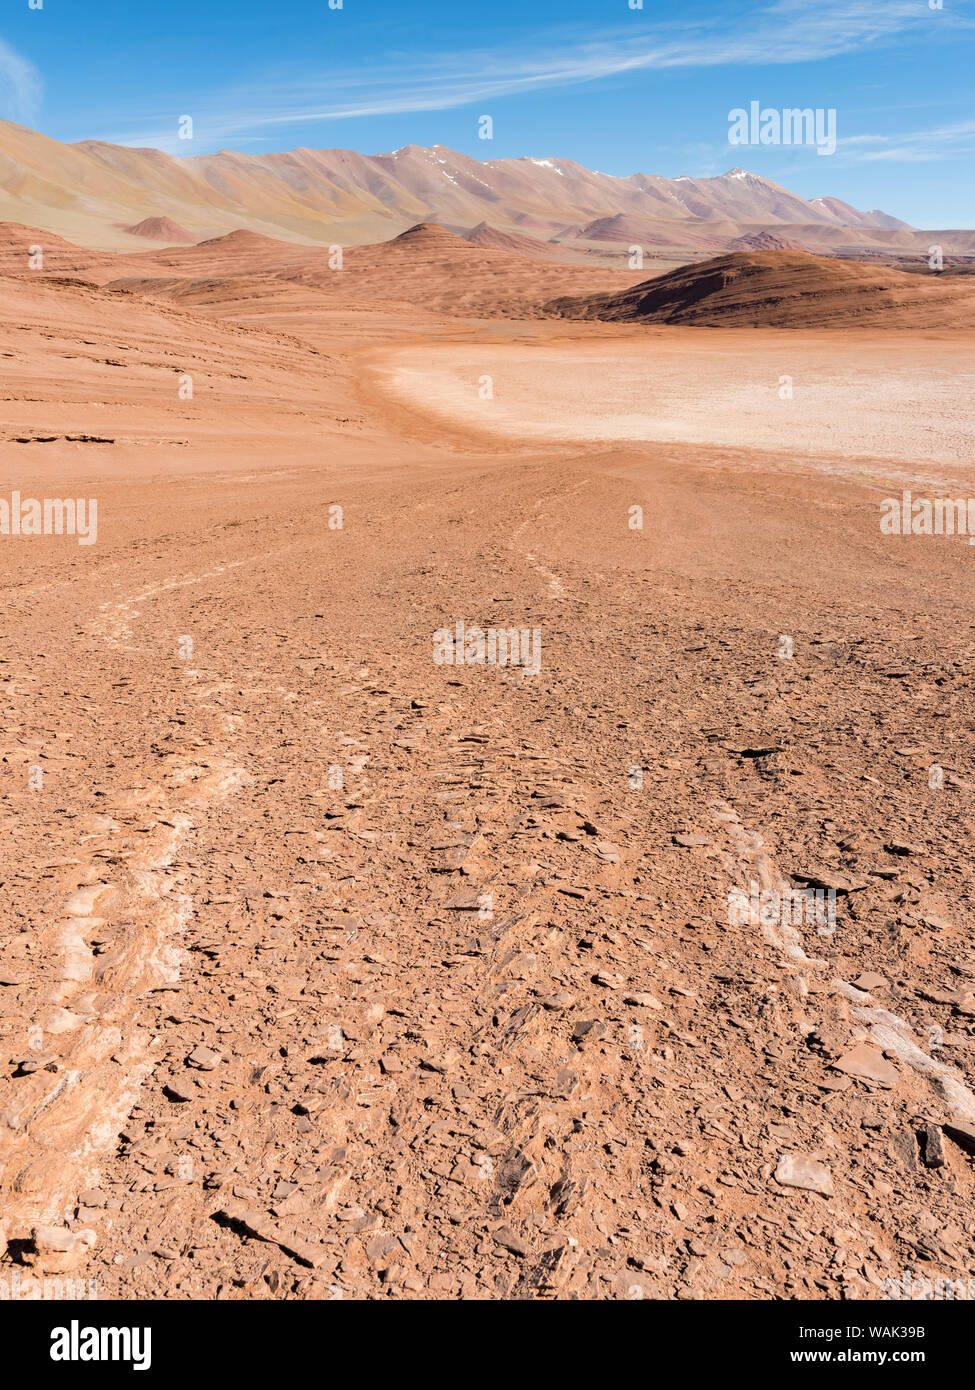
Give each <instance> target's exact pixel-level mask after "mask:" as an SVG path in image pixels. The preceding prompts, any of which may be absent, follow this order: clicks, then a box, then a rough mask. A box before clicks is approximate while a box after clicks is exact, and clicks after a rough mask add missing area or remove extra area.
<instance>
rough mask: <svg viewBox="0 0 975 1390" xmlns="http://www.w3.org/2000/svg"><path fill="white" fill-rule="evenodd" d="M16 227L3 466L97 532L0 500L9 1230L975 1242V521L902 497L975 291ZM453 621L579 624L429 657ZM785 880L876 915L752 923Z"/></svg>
mask: <svg viewBox="0 0 975 1390" xmlns="http://www.w3.org/2000/svg"><path fill="white" fill-rule="evenodd" d="M79 158H80V156H79ZM129 220H130V221H131V222H133V223H134V222H135V220H136V216H135V213H134V212H133V214H132V216H131V217H130V219H129ZM183 220H184V219H183V218H182V217H180V216H174V221H175V222H176V223H179V224H180V225H182V223H183ZM24 230H26V233H27V234H28V235H27V239H26V243H25V238H24V234H23V231H21V230H17V229H13V230H8V231H7V233H6V240H5V247H6V255H5V259H4V260H3V264H2V269H3V272H4V273H3V277H2V279H0V286H2V303H3V312H2V314H0V364H2V390H0V396H2V410H0V421H2V424H0V455H2V469H3V483H2V488H0V496H3V497H6V498H8V499H9V498H10V496H11V493H12V492H13V491H14V490H17V491H19V493H20V494H21V495H22V496H23V497H36V498H51V497H57V498H64V497H69V496H70V497H74V498H94V499H97V528H98V529H97V542H96V543H94V544H91V545H79V544H78V539H77V538H76V537H74V536H70V535H50V536H47V535H33V536H25V535H20V536H16V535H3V536H0V567H2V568H0V574H2V583H3V598H4V613H5V641H4V651H3V654H2V660H0V680H2V685H3V690H4V720H3V725H2V730H0V732H2V738H3V747H2V757H3V765H4V777H3V783H2V789H0V790H2V815H3V831H4V833H3V838H2V845H3V852H2V864H0V867H2V872H3V882H4V886H5V892H4V896H3V908H2V912H0V1011H2V1012H0V1029H2V1032H0V1044H2V1045H0V1055H2V1059H3V1069H2V1075H0V1163H2V1170H0V1184H2V1199H0V1213H2V1215H0V1220H2V1222H3V1226H4V1231H3V1234H4V1236H5V1238H6V1243H5V1244H4V1245H3V1246H0V1248H2V1249H5V1250H6V1254H5V1256H3V1260H4V1263H6V1264H7V1265H8V1267H9V1266H10V1265H12V1264H16V1263H20V1262H26V1263H27V1264H29V1265H31V1266H32V1268H33V1270H34V1271H35V1272H37V1273H47V1274H52V1275H56V1274H63V1273H66V1272H68V1273H70V1274H71V1275H72V1276H73V1277H79V1278H80V1277H83V1278H85V1279H95V1280H97V1284H98V1291H99V1297H101V1298H111V1297H116V1296H118V1297H123V1298H133V1299H134V1298H169V1299H183V1298H223V1299H241V1298H246V1299H260V1298H268V1299H270V1298H275V1299H280V1298H297V1299H314V1298H338V1297H342V1298H394V1299H435V1298H436V1299H461V1298H463V1299H498V1298H505V1299H532V1298H546V1299H548V1298H557V1299H602V1298H630V1299H632V1298H639V1297H648V1298H662V1299H673V1298H679V1299H740V1298H744V1299H753V1300H762V1299H772V1298H795V1299H844V1298H845V1299H874V1298H879V1297H882V1295H883V1281H884V1280H887V1279H896V1280H900V1279H901V1278H902V1277H903V1273H904V1271H905V1270H907V1271H910V1270H914V1269H922V1270H923V1273H924V1274H925V1276H926V1277H928V1278H935V1277H945V1278H950V1279H955V1278H963V1277H967V1276H968V1275H969V1273H970V1272H971V1270H972V1266H973V1262H975V1236H973V1232H972V1221H971V1212H972V1201H973V1195H975V1174H973V1168H972V1163H973V1158H972V1156H971V1155H972V1152H973V1151H975V1094H973V1091H975V954H973V950H972V944H971V943H972V929H973V925H975V911H973V909H975V904H973V897H972V879H971V871H970V865H971V853H972V847H973V841H975V808H973V803H972V788H971V752H972V720H973V705H972V699H973V695H972V680H973V670H972V631H973V625H975V618H973V615H972V605H971V592H972V588H971V566H972V564H973V563H975V556H973V552H972V550H971V548H970V546H969V544H968V539H967V537H965V536H937V535H930V536H929V535H909V536H908V535H903V536H902V535H885V534H882V532H881V529H880V525H879V517H880V501H881V500H882V498H883V497H885V496H890V495H893V496H899V495H900V493H901V490H902V488H905V487H909V488H912V489H913V490H914V492H915V494H922V493H925V494H926V495H927V494H930V495H939V494H941V493H943V492H944V490H945V489H949V490H951V495H953V496H954V495H958V493H959V490H960V489H967V488H969V487H970V483H969V482H968V479H969V478H970V465H971V445H972V429H971V420H970V410H969V409H968V402H970V400H971V386H972V375H973V369H975V359H973V333H972V330H971V326H970V325H966V323H965V322H962V319H961V317H959V319H958V321H957V322H945V323H942V324H941V326H939V327H930V328H924V327H921V328H918V327H914V328H909V327H905V326H903V325H902V324H900V323H899V321H898V319H897V317H896V314H894V315H893V317H888V319H886V320H885V319H884V318H883V316H882V315H881V314H878V313H877V312H870V313H867V314H866V316H865V317H864V318H863V321H862V322H856V321H854V322H852V323H847V324H845V325H844V326H841V327H835V326H834V327H830V326H829V324H828V323H824V322H817V321H816V319H815V314H814V313H812V314H809V315H807V317H806V318H805V320H804V322H803V324H802V326H801V331H796V332H789V331H788V330H779V329H776V328H775V327H772V326H770V324H771V323H772V322H773V321H774V315H775V312H776V309H775V302H774V301H775V296H774V295H770V296H769V300H768V309H767V313H766V314H765V322H764V323H763V322H762V321H761V318H762V315H761V313H760V312H758V310H756V308H755V303H756V302H757V301H754V300H753V302H752V312H753V313H756V314H757V317H758V320H759V321H758V322H756V323H755V325H754V326H753V327H752V328H749V329H743V328H734V327H728V328H722V327H713V326H712V327H690V326H685V327H681V326H665V325H660V324H656V323H655V324H652V325H651V326H645V325H643V324H641V323H636V324H634V323H625V324H622V325H621V324H617V323H606V322H592V321H586V318H585V313H584V312H583V310H584V309H585V306H586V305H587V304H589V303H590V302H591V300H592V296H595V295H599V294H603V293H608V292H609V291H610V287H609V285H608V284H607V283H604V282H603V280H602V279H601V277H608V276H611V275H613V276H614V277H615V278H614V280H613V287H614V292H619V293H622V292H624V291H626V290H627V288H628V287H629V286H631V285H633V284H636V283H637V282H638V281H641V280H643V281H645V280H646V279H647V276H648V272H643V273H642V274H641V275H640V276H637V275H635V274H632V273H627V272H610V271H608V270H605V269H602V268H599V267H588V266H581V267H576V266H571V265H566V264H558V263H555V262H548V261H541V260H539V259H538V258H537V257H534V256H532V257H529V256H521V255H519V254H518V251H517V249H515V250H512V249H510V247H509V246H505V245H500V246H499V245H498V244H497V243H496V242H495V243H493V244H485V245H484V246H477V245H476V244H474V243H468V242H465V243H463V244H464V247H465V248H466V249H465V250H464V251H463V252H460V251H458V249H457V247H456V246H454V244H453V239H451V238H450V237H449V234H448V233H446V232H443V231H441V230H435V232H434V233H431V232H430V231H429V229H426V230H421V231H420V232H419V233H417V234H416V235H414V236H413V237H412V238H411V237H409V236H408V237H407V238H406V239H405V240H403V239H401V240H400V241H399V242H398V243H392V244H391V245H389V246H387V247H385V248H383V247H375V246H372V247H363V248H354V249H353V250H352V251H350V252H349V253H348V256H347V258H346V262H345V268H343V269H342V270H341V271H331V270H329V269H328V268H327V263H325V264H322V263H319V264H318V267H317V269H316V268H315V267H314V266H312V265H311V263H310V262H309V259H308V256H307V255H305V253H309V252H312V253H314V255H315V256H318V257H322V256H325V255H326V254H327V253H326V252H324V251H322V250H321V248H308V247H301V248H298V250H299V251H300V252H301V253H302V255H301V256H300V257H299V258H298V260H289V259H287V258H286V257H283V255H282V253H280V252H278V251H275V250H274V247H275V245H276V244H277V243H275V242H274V241H273V240H272V239H270V238H259V239H254V240H251V241H250V242H247V241H246V238H245V242H244V243H237V244H236V245H237V247H238V249H237V250H235V245H234V244H229V245H228V243H230V242H231V238H226V237H225V238H223V242H222V245H220V246H219V247H217V249H216V251H215V250H214V248H213V246H212V245H211V246H210V247H209V248H207V247H199V246H186V247H185V248H183V247H181V248H178V249H170V250H168V251H164V252H159V251H155V252H154V251H143V252H138V253H137V254H132V255H124V256H122V255H119V256H113V255H111V254H110V253H109V252H108V251H100V252H88V251H84V250H82V249H80V248H68V250H67V251H65V250H63V248H62V249H61V250H60V251H59V256H60V259H59V258H58V256H56V257H55V258H54V261H53V263H52V261H51V260H50V258H49V260H48V265H47V269H46V270H44V271H43V272H40V273H38V274H32V273H30V272H28V270H27V269H26V266H25V264H24V255H25V245H30V244H32V242H31V237H30V233H31V231H32V229H31V228H30V226H28V227H26V229H24ZM38 235H43V236H46V235H47V234H38ZM438 237H439V238H447V240H438ZM487 240H488V241H490V240H491V239H487ZM264 242H268V243H269V245H264V244H263V243H264ZM512 244H514V245H516V243H512ZM269 247H270V249H269ZM288 249H289V252H293V251H294V250H295V248H294V247H291V248H288ZM743 254H745V255H746V257H747V254H748V253H743ZM762 254H763V255H767V254H772V255H775V254H777V253H764V252H763V253H762ZM778 254H781V255H787V256H791V257H794V256H795V255H796V254H797V253H795V252H792V251H789V252H783V253H778ZM160 258H161V259H160ZM461 258H463V259H461ZM69 262H71V263H72V268H71V269H68V268H67V265H68V263H69ZM136 262H137V264H136ZM817 273H818V274H820V275H821V276H825V275H827V272H826V271H819V272H817ZM346 277H347V278H346ZM807 289H808V287H807ZM813 290H814V299H817V298H818V299H822V301H823V302H824V303H827V304H828V303H831V302H833V303H835V293H836V290H835V285H834V284H833V283H832V282H828V281H823V282H822V283H817V285H816V286H814V287H813ZM940 292H941V291H940V290H939V293H940ZM804 293H805V291H804ZM557 295H558V296H569V295H576V296H578V304H579V306H580V313H579V314H578V315H577V316H572V318H571V321H570V319H569V318H566V317H561V318H553V317H552V316H551V311H550V309H549V308H548V307H547V306H548V305H549V304H550V302H551V300H552V299H553V298H554V297H556V296H557ZM831 296H832V298H831ZM759 299H760V296H759ZM806 302H807V303H808V301H806ZM892 312H893V311H892ZM962 317H963V316H962ZM485 377H486V378H489V379H490V388H489V394H487V395H484V394H479V392H483V389H484V388H483V380H482V379H483V378H485ZM783 377H789V378H790V379H791V384H792V397H791V399H788V398H786V399H783V398H782V397H781V396H780V394H779V392H780V386H781V379H782V378H783ZM187 380H188V381H189V383H190V388H191V394H188V393H187V384H186V383H187ZM634 509H639V511H635V510H634ZM635 516H639V517H640V519H641V520H642V526H636V525H634V517H635ZM458 622H463V623H464V624H465V625H466V626H467V627H468V628H470V627H472V626H478V627H481V628H483V629H487V628H500V629H506V630H507V629H513V628H514V629H518V630H521V629H528V630H530V631H536V630H537V633H538V634H539V641H540V644H541V646H540V661H539V663H538V669H537V670H535V671H533V670H531V669H525V668H522V667H518V666H510V665H509V666H501V665H490V664H460V665H457V664H454V665H447V664H438V663H437V662H436V661H435V660H434V650H435V646H434V634H435V633H436V632H437V630H438V629H443V628H447V629H451V630H453V629H454V628H455V625H456V624H457V623H458ZM934 769H936V770H937V772H936V773H934V772H933V770H934ZM753 883H754V884H758V885H760V887H761V888H762V889H763V890H765V891H766V892H772V891H777V892H781V891H784V890H785V889H787V888H806V887H812V888H813V889H819V890H821V891H823V892H830V891H831V892H833V893H835V901H836V905H837V912H836V920H835V922H834V923H832V924H831V925H830V926H829V927H828V928H825V929H823V930H819V929H817V927H816V926H810V925H809V924H807V923H802V924H799V925H796V924H794V923H785V924H783V923H782V922H780V921H777V920H768V921H764V922H763V921H761V920H755V921H751V922H742V921H741V920H736V918H735V914H734V913H733V912H731V911H730V910H729V902H730V901H731V897H732V896H733V895H734V892H735V890H738V889H743V890H744V891H745V892H746V893H747V892H748V891H749V888H750V885H751V884H753Z"/></svg>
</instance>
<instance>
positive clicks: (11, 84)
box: [0, 39, 42, 121]
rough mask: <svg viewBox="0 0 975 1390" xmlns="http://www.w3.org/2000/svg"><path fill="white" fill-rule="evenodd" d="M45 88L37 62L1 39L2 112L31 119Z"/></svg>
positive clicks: (0, 93)
mask: <svg viewBox="0 0 975 1390" xmlns="http://www.w3.org/2000/svg"><path fill="white" fill-rule="evenodd" d="M41 90H42V88H41V75H40V73H39V72H38V71H37V69H36V68H35V67H34V64H33V63H31V62H30V61H29V60H28V59H27V58H24V57H22V56H21V54H19V53H18V52H17V51H16V50H15V49H13V48H11V47H10V45H9V44H8V43H5V42H4V40H3V39H0V116H4V117H6V118H8V119H10V120H18V121H20V120H30V119H31V117H33V116H34V115H35V114H36V113H37V109H38V107H39V106H40V101H41Z"/></svg>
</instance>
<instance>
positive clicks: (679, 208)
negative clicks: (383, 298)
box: [0, 121, 970, 258]
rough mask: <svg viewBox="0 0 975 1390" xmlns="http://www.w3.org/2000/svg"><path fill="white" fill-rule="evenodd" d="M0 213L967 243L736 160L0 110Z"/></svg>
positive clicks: (129, 229)
mask: <svg viewBox="0 0 975 1390" xmlns="http://www.w3.org/2000/svg"><path fill="white" fill-rule="evenodd" d="M0 221H9V222H19V223H22V224H24V225H26V226H30V227H40V228H44V229H46V230H48V231H51V232H54V233H56V234H58V235H60V236H63V237H66V238H68V239H69V240H71V241H73V242H75V243H76V244H79V245H84V246H88V247H92V248H95V249H104V250H129V249H131V247H132V241H131V238H132V237H133V236H137V237H144V238H147V239H150V240H160V241H170V242H171V243H172V244H188V242H189V241H198V240H200V239H202V238H203V237H207V236H209V237H213V236H216V235H220V234H221V233H227V232H232V231H235V230H237V229H239V228H246V229H248V230H250V231H252V232H255V233H259V234H261V235H264V236H269V237H272V238H274V239H275V240H280V241H290V242H294V243H297V244H299V245H301V244H305V245H307V244H309V243H313V244H317V245H323V244H331V243H338V244H341V245H344V246H353V245H362V244H363V243H365V242H378V241H387V240H389V239H390V238H392V237H394V236H396V235H397V234H398V233H399V232H402V231H404V230H405V229H407V228H408V227H411V226H413V225H415V224H416V223H419V222H429V223H434V222H436V223H441V224H445V225H446V226H449V227H452V228H466V227H471V228H474V229H475V233H474V234H472V235H476V237H477V238H478V239H479V240H480V239H488V240H489V239H490V238H492V237H496V236H504V235H509V236H524V237H528V238H532V239H533V240H534V241H537V242H540V243H541V244H543V245H544V244H546V243H548V242H550V241H551V239H552V238H554V237H558V238H559V241H560V242H561V243H563V244H564V245H565V247H566V249H568V250H576V249H578V250H579V251H580V252H585V251H587V250H590V249H591V247H589V246H581V247H578V248H575V247H574V246H573V245H572V243H573V242H575V241H581V242H583V243H591V244H592V247H600V246H602V247H603V248H604V249H606V248H608V249H609V251H610V252H612V253H613V254H615V252H616V251H618V250H619V249H620V248H624V247H625V246H627V245H628V244H631V243H632V242H634V241H635V242H636V243H637V244H639V245H641V246H643V247H646V248H647V250H648V251H650V250H653V249H656V250H666V251H667V252H672V251H677V252H678V253H679V252H681V251H682V250H687V251H688V252H689V253H690V254H694V255H699V254H700V253H701V252H702V251H704V252H708V251H711V252H714V251H721V250H726V249H728V246H729V243H730V242H732V241H734V240H735V239H736V238H743V237H750V236H753V235H756V234H762V233H770V234H775V235H778V236H781V237H783V238H784V239H785V240H786V241H789V242H798V243H800V244H802V245H803V246H809V247H810V248H812V249H813V250H830V251H835V252H837V253H838V254H841V255H842V254H843V251H844V250H855V249H858V248H859V249H871V248H872V249H883V250H898V249H900V250H903V251H905V252H912V251H914V252H916V251H919V250H922V249H926V247H927V246H928V245H929V244H931V243H932V242H933V241H934V242H938V243H939V244H941V245H942V246H943V247H944V249H945V251H946V252H950V251H952V250H955V249H958V250H963V249H966V248H965V247H962V246H958V247H957V248H956V247H955V245H954V241H953V240H952V238H953V237H954V236H955V235H956V234H954V233H952V232H918V231H916V230H915V229H914V228H912V227H910V226H908V225H907V223H905V222H902V221H900V220H899V219H898V218H896V217H893V216H891V215H890V214H888V213H885V212H879V211H876V210H873V211H869V212H863V211H860V210H859V209H857V208H854V207H851V206H850V205H849V204H848V203H845V202H843V201H841V200H840V199H837V198H832V197H821V198H812V199H805V198H801V197H799V195H798V194H795V193H792V192H790V191H789V190H788V189H787V188H783V187H782V186H781V185H780V184H777V183H774V182H773V181H772V180H771V179H766V178H762V177H761V176H759V175H757V174H752V173H749V172H748V171H747V170H744V169H729V170H728V172H727V173H725V174H721V175H719V176H717V177H715V178H701V179H698V178H692V177H690V176H687V175H682V176H680V177H679V178H675V179H668V178H663V177H661V176H660V175H656V174H631V175H629V176H628V177H625V178H620V177H616V176H614V175H611V174H603V173H596V172H594V171H593V170H591V169H587V168H585V167H584V166H583V165H581V164H578V163H576V162H575V161H574V160H571V159H558V158H555V157H547V158H533V157H527V156H526V157H524V158H519V159H486V160H477V159H472V158H470V157H469V156H468V155H464V154H458V153H457V152H456V151H453V150H449V149H447V148H446V146H444V145H434V146H433V147H432V148H430V149H425V148H423V147H421V146H418V145H405V146H403V148H402V149H398V150H394V151H392V152H391V153H389V154H377V155H365V154H358V153H357V152H355V151H354V150H310V149H297V150H290V151H287V152H284V153H279V154H239V153H237V152H235V151H232V150H223V151H221V152H220V153H218V154H206V155H187V156H180V157H176V156H174V155H168V154H164V153H162V152H161V151H159V150H152V149H132V148H129V147H128V146H124V145H112V144H108V143H106V142H105V141H101V140H83V141H81V142H80V143H78V144H74V145H65V144H62V143H60V142H59V141H57V140H51V139H49V138H48V137H47V136H45V135H41V134H38V133H37V132H36V131H32V130H29V129H27V128H26V127H25V126H21V125H16V124H14V123H12V122H9V121H0ZM963 235H969V236H970V234H963ZM519 249H520V251H521V253H522V254H529V250H530V248H529V247H526V246H524V245H520V248H519ZM553 254H554V255H561V254H562V252H560V251H558V250H556V251H554V252H553ZM678 258H679V256H678Z"/></svg>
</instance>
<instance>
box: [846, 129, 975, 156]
mask: <svg viewBox="0 0 975 1390" xmlns="http://www.w3.org/2000/svg"><path fill="white" fill-rule="evenodd" d="M837 153H838V155H839V156H840V157H842V158H843V160H844V162H850V163H866V162H873V161H879V160H903V161H905V162H906V163H909V164H918V163H925V164H927V163H928V162H929V161H932V160H940V159H955V158H957V157H958V156H959V155H966V154H975V121H959V122H958V123H956V124H955V125H946V126H936V127H934V129H932V130H911V131H905V132H902V133H901V134H898V135H851V136H849V137H848V138H847V139H845V140H840V141H839V142H838V146H837Z"/></svg>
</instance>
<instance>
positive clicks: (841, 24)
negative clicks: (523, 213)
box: [0, 0, 975, 227]
mask: <svg viewBox="0 0 975 1390" xmlns="http://www.w3.org/2000/svg"><path fill="white" fill-rule="evenodd" d="M35 3H37V0H35ZM629 3H636V0H589V3H585V2H584V0H477V2H476V3H473V4H471V3H467V4H458V3H457V0H409V2H408V3H404V0H397V3H393V2H392V0H342V8H341V9H335V10H331V9H329V8H328V0H281V3H279V4H277V5H271V4H268V3H267V0H189V3H180V0H43V7H42V8H41V9H31V8H30V7H29V0H5V5H4V10H3V12H2V16H0V116H2V117H5V118H7V119H10V120H16V121H20V122H21V123H22V124H24V125H29V126H32V127H33V128H35V129H37V130H41V131H43V132H44V133H45V134H47V135H51V136H54V137H55V138H56V139H59V140H66V141H72V140H82V139H87V138H98V139H103V140H112V141H117V142H119V143H122V144H136V145H153V146H156V147H158V148H160V149H166V150H168V151H169V152H170V153H173V154H181V155H182V154H205V153H209V152H211V151H213V150H218V149H239V150H242V151H244V152H247V153H262V152H266V151H269V150H282V149H292V148H294V147H296V146H302V145H304V146H311V147H317V148H332V147H335V146H342V147H345V148H350V149H356V150H361V151H363V152H364V153H367V154H375V153H379V152H381V151H386V150H391V149H396V148H398V147H399V146H401V145H405V144H418V145H432V144H437V143H439V144H443V145H448V146H450V147H451V148H453V149H456V150H460V151H462V152H464V153H465V154H469V155H472V156H474V157H475V158H479V159H495V158H500V157H503V156H516V155H526V154H530V155H535V156H539V157H545V156H554V157H559V158H568V159H575V160H578V161H579V162H580V163H581V164H585V165H587V166H588V167H590V168H594V169H600V170H603V171H604V172H606V173H611V174H631V173H635V172H642V173H655V174H665V175H667V176H669V177H674V176H676V175H679V174H691V175H696V176H706V175H712V174H720V173H723V172H724V171H725V170H727V169H729V168H732V167H733V166H735V165H741V166H743V167H745V168H747V169H750V170H752V171H753V172H755V173H759V174H764V175H766V176H767V177H768V178H773V179H776V180H777V181H778V182H780V183H783V184H785V185H786V186H787V187H789V188H791V189H793V190H794V191H796V192H797V193H800V194H802V195H803V196H805V197H817V196H821V195H826V194H832V195H834V196H837V197H840V198H844V199H846V200H847V201H848V202H851V203H854V204H855V205H857V206H859V207H864V208H875V207H876V208H882V209H884V210H885V211H887V212H891V213H893V214H894V215H895V216H898V217H903V218H904V219H905V220H906V221H909V222H913V223H914V224H915V225H917V226H921V227H972V226H975V109H973V107H975V100H973V95H972V91H973V82H972V72H973V70H975V62H973V56H975V0H942V8H940V9H938V8H932V7H931V6H932V4H935V5H936V4H937V3H938V0H764V3H763V2H762V0H740V2H739V3H732V2H731V0H710V2H709V3H700V2H699V0H681V3H680V4H679V5H672V4H670V3H665V2H664V0H642V4H643V8H642V9H630V8H629ZM754 100H757V101H759V102H761V104H762V106H763V107H773V108H780V109H781V108H783V107H812V108H817V107H822V108H830V107H832V108H835V110H836V113H837V114H836V121H837V132H838V147H837V150H836V153H835V154H834V155H818V154H817V153H816V150H815V148H810V147H804V146H791V147H786V146H775V145H767V146H754V147H752V146H745V147H736V146H731V145H729V143H728V113H729V111H730V110H731V109H732V108H734V107H747V106H748V104H749V103H750V102H751V101H754ZM484 114H487V115H490V116H491V117H492V119H493V129H494V137H493V139H492V140H490V141H486V140H481V139H478V136H477V118H478V117H479V116H481V115H484ZM183 115H191V116H192V117H193V120H194V139H193V140H192V141H184V140H179V139H177V138H176V132H177V128H178V121H179V118H180V116H183Z"/></svg>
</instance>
